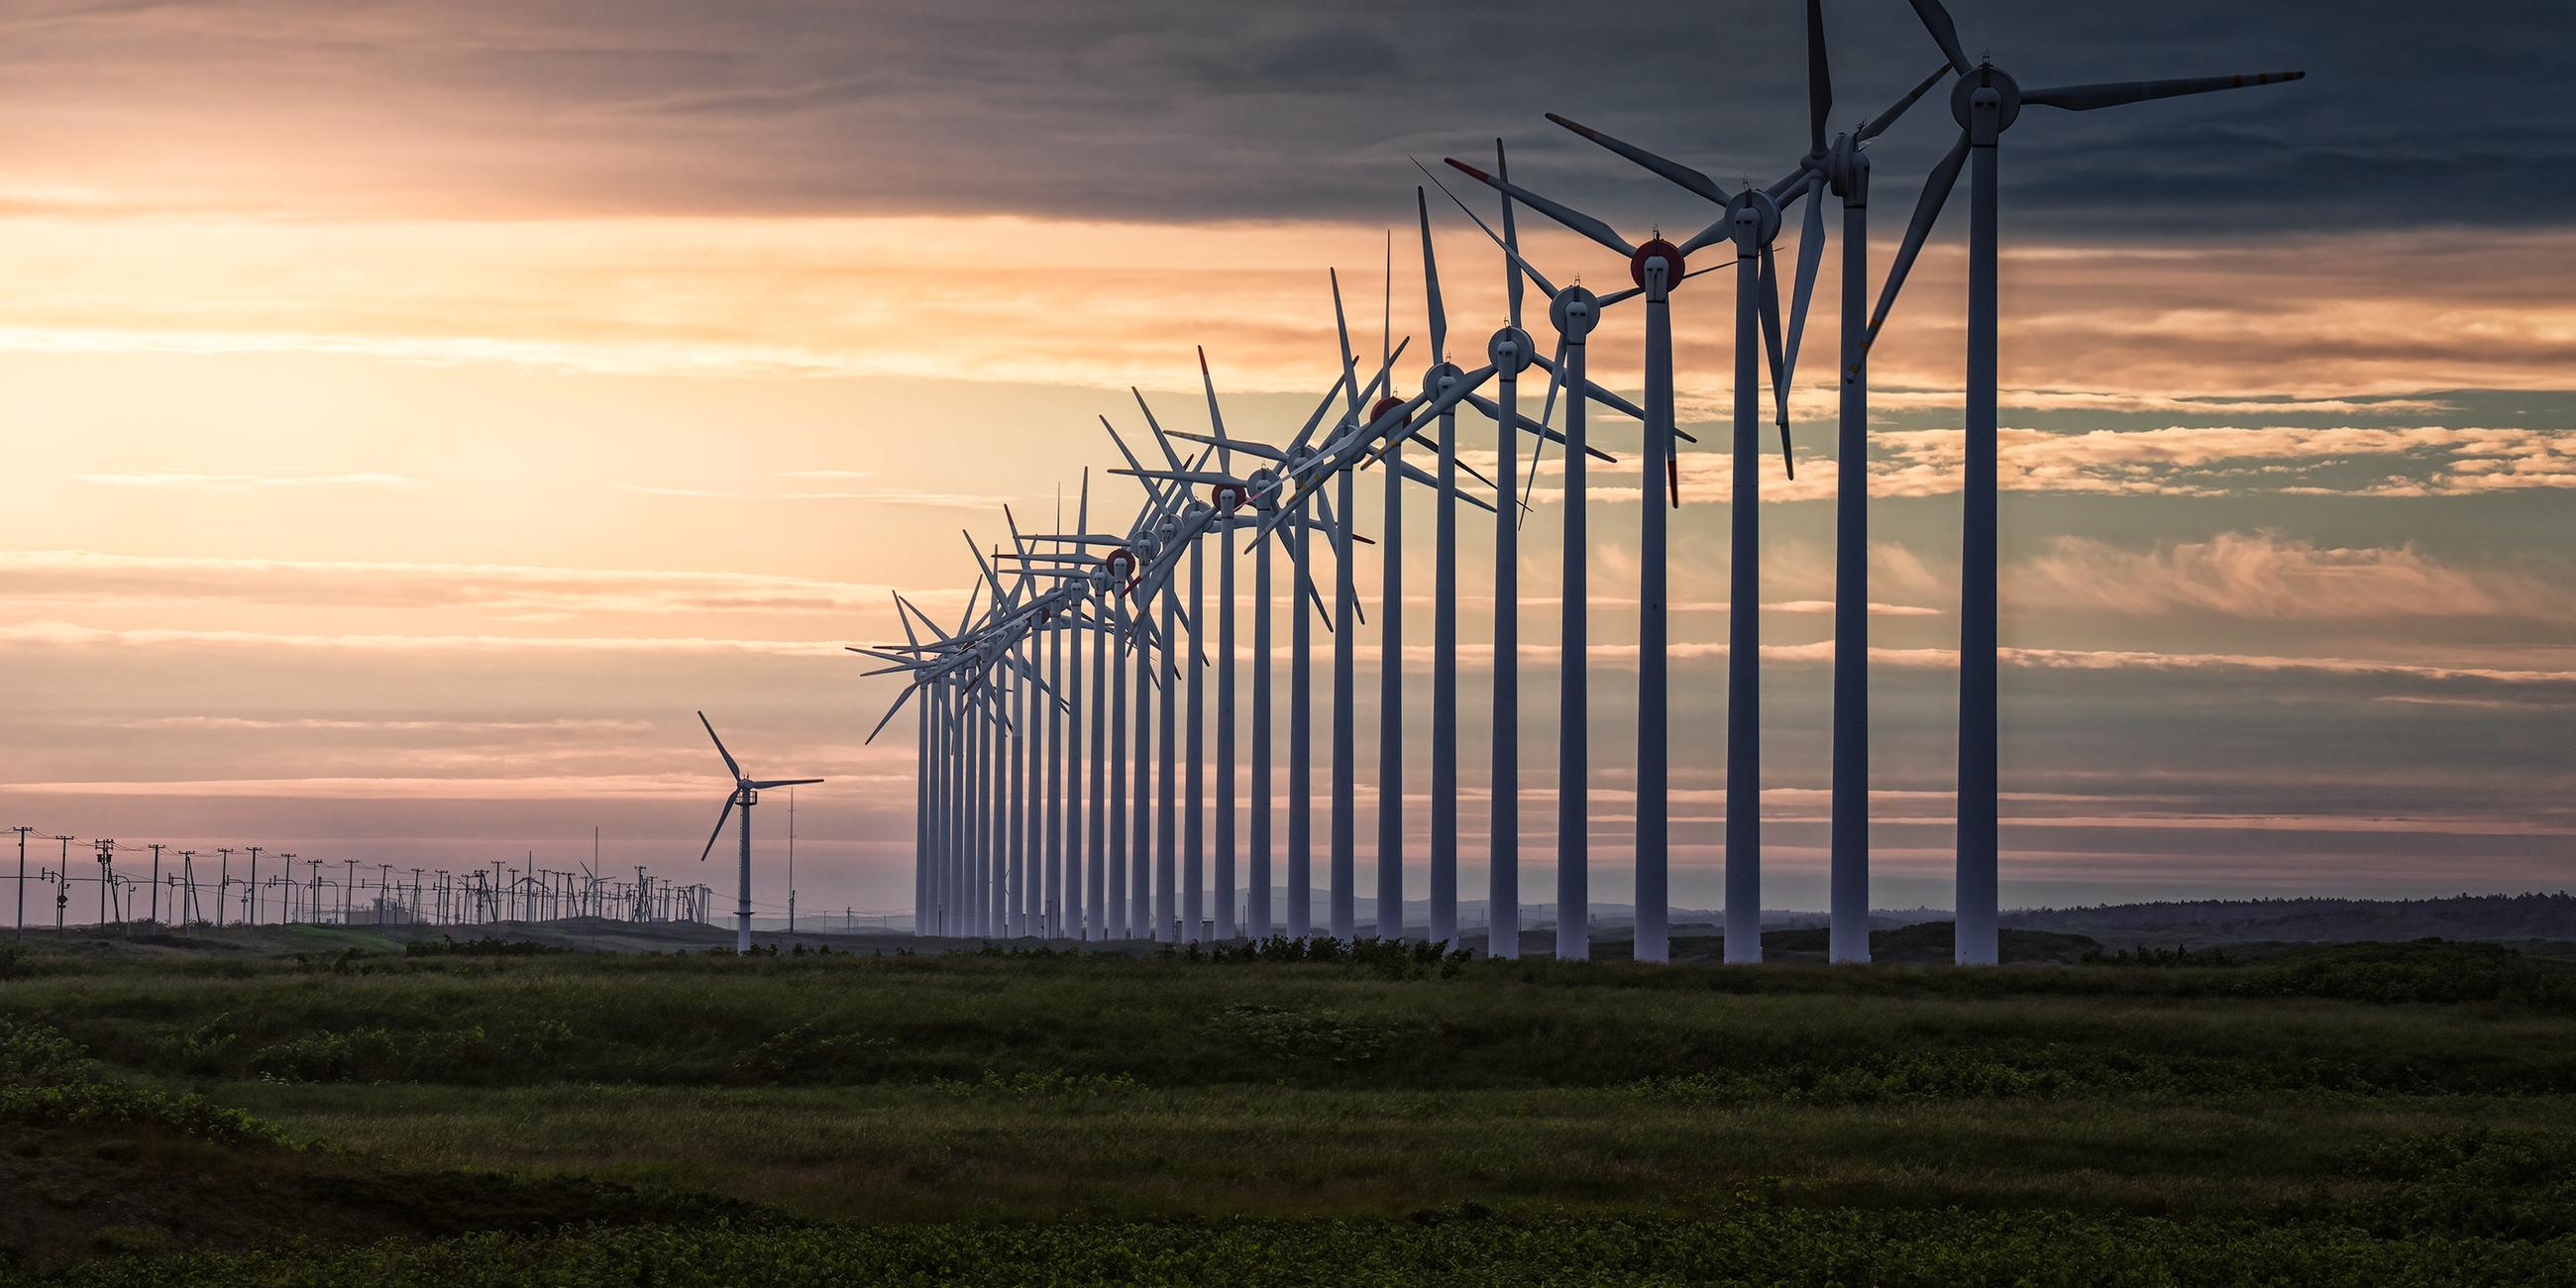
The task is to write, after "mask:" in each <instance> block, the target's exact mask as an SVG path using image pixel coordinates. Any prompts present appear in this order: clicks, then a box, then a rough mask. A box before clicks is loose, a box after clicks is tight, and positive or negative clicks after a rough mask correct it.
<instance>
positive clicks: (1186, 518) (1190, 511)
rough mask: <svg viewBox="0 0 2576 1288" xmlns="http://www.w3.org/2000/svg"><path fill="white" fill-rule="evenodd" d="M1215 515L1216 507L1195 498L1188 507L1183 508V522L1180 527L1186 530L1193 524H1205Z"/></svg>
mask: <svg viewBox="0 0 2576 1288" xmlns="http://www.w3.org/2000/svg"><path fill="white" fill-rule="evenodd" d="M1214 513H1216V507H1215V506H1212V505H1209V504H1208V503H1207V502H1205V501H1201V500H1197V499H1195V498H1193V499H1192V500H1191V501H1190V503H1189V504H1188V505H1185V506H1183V507H1181V522H1180V524H1179V525H1178V526H1180V527H1185V528H1186V527H1189V526H1191V525H1193V524H1200V523H1205V522H1207V519H1208V516H1209V515H1211V514H1214Z"/></svg>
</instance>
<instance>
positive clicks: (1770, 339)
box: [1753, 242, 1786, 393]
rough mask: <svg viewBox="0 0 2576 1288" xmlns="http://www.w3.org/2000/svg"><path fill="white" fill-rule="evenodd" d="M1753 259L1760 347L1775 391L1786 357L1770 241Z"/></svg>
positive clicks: (1777, 279) (1778, 287)
mask: <svg viewBox="0 0 2576 1288" xmlns="http://www.w3.org/2000/svg"><path fill="white" fill-rule="evenodd" d="M1755 259H1756V261H1757V263H1758V265H1759V266H1758V267H1757V268H1756V269H1755V271H1754V274H1753V276H1754V280H1755V282H1756V283H1757V284H1758V286H1759V288H1760V291H1761V295H1762V347H1763V349H1764V351H1765V356H1766V357H1768V358H1769V359H1770V361H1771V388H1772V391H1773V392H1774V393H1777V392H1778V391H1779V388H1780V368H1781V366H1782V365H1783V364H1784V363H1785V361H1786V359H1785V357H1784V356H1783V355H1782V353H1781V351H1780V273H1779V266H1778V265H1777V264H1776V263H1775V262H1774V261H1773V259H1772V256H1771V243H1769V242H1764V243H1762V246H1761V249H1759V250H1758V251H1756V252H1755Z"/></svg>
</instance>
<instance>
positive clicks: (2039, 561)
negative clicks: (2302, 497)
mask: <svg viewBox="0 0 2576 1288" xmlns="http://www.w3.org/2000/svg"><path fill="white" fill-rule="evenodd" d="M2006 582H2007V587H2008V588H2007V590H2006V592H2005V593H2006V595H2007V596H2008V598H2009V600H2010V602H2011V603H2012V604H2013V605H2014V606H2015V607H2017V608H2024V607H2034V606H2043V605H2044V606H2046V607H2049V608H2052V609H2072V610H2078V611H2087V612H2104V613H2113V614H2118V615H2121V616H2127V617H2154V616H2162V615H2164V614H2167V613H2173V612H2199V613H2213V614H2220V615H2224V616H2229V617H2237V618H2245V619H2250V620H2260V621H2386V620H2388V619H2392V618H2395V619H2403V618H2431V619H2438V620H2441V621H2446V622H2455V621H2459V620H2462V619H2466V618H2478V617H2486V618H2505V619H2512V620H2517V621H2533V622H2552V623H2558V624H2576V570H2570V569H2567V568H2563V567H2561V568H2556V569H2553V570H2551V571H2550V572H2547V573H2544V572H2542V571H2540V570H2538V569H2533V570H2527V571H2526V570H2522V569H2504V568H2477V567H2461V566H2455V565H2452V564H2448V563H2445V562H2443V561H2442V560H2439V559H2436V558H2434V557H2433V556H2431V555H2428V554H2425V553H2424V552H2423V551H2421V550H2419V549H2417V548H2416V547H2414V546H2413V545H2405V546H2399V547H2396V548H2393V549H2391V548H2385V547H2362V548H2341V547H2333V548H2329V547H2320V546H2318V545H2316V544H2315V543H2313V542H2310V541H2306V540H2302V539H2299V538H2294V537H2287V536H2283V535H2281V534H2279V533H2275V532H2255V533H2241V532H2227V533H2221V534H2219V535H2217V536H2214V537H2211V538H2208V539H2206V540H2202V541H2179V542H2172V543H2166V544H2160V545H2157V546H2155V547H2153V548H2150V549H2145V550H2137V549H2129V548H2125V547H2121V546H2115V545H2112V544H2110V543H2108V542H2103V541H2097V540H2093V539H2090V538H2085V537H2073V536H2061V537H2057V538H2055V539H2054V540H2052V541H2051V542H2050V544H2049V548H2048V551H2047V553H2045V554H2042V555H2040V556H2038V557H2036V558H2033V559H2030V560H2027V561H2025V562H2023V563H2021V564H2020V565H2018V566H2016V567H2015V568H2014V570H2013V572H2012V575H2011V576H2010V577H2009V578H2007V579H2006Z"/></svg>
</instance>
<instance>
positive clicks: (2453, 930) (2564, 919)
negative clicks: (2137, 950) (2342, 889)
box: [2003, 892, 2576, 947]
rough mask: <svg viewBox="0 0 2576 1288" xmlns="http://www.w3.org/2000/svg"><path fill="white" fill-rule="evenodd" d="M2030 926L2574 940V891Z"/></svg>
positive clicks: (2190, 910)
mask: <svg viewBox="0 0 2576 1288" xmlns="http://www.w3.org/2000/svg"><path fill="white" fill-rule="evenodd" d="M2003 924H2004V925H2006V926H2013V927H2018V928H2020V929H2024V930H2053V931H2060V932H2064V933H2067V934H2077V935H2090V936H2092V937H2093V938H2095V939H2099V940H2101V941H2102V942H2103V943H2104V944H2106V945H2110V946H2113V947H2126V946H2131V945H2136V944H2142V943H2143V944H2153V945H2156V946H2159V947H2171V946H2173V945H2177V944H2181V945H2188V946H2191V947H2200V946H2203V945H2209V944H2226V943H2264V942H2282V943H2349V942H2354V941H2358V940H2406V939H2425V938H2435V937H2438V938H2442V939H2525V940H2528V939H2539V940H2576V895H2570V894H2567V893H2565V892H2561V893H2558V894H2511V895H2506V894H2496V895H2459V896H2456V897H2453V898H2447V899H2203V900H2194V901H2190V902H2183V903H2124V904H2107V905H2103V906H2101V907H2094V908H2030V909H2023V910H2020V911H2015V912H2008V913H2005V914H2004V916H2003Z"/></svg>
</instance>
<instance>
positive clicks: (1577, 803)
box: [1448, 159, 1683, 961]
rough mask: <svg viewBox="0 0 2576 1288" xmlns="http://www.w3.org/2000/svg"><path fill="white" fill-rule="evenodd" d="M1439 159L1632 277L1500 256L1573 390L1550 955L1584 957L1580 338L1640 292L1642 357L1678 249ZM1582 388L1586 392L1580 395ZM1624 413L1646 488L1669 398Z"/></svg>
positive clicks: (1587, 386) (1662, 440)
mask: <svg viewBox="0 0 2576 1288" xmlns="http://www.w3.org/2000/svg"><path fill="white" fill-rule="evenodd" d="M1448 164H1449V165H1450V167H1451V168H1453V169H1456V170H1458V171H1459V172H1460V173H1462V174H1465V175H1467V176H1469V177H1470V178H1473V179H1475V180H1476V181H1477V182H1479V183H1482V184H1484V185H1486V186H1487V187H1490V188H1493V189H1494V190H1495V191H1497V192H1500V193H1502V194H1503V195H1504V196H1505V197H1507V198H1509V199H1511V200H1513V201H1517V202H1520V203H1523V204H1527V205H1530V206H1532V207H1534V208H1536V209H1538V210H1539V211H1540V212H1541V213H1543V214H1546V215H1547V216H1548V217H1549V218H1551V219H1554V220H1556V221H1557V222H1558V223H1561V224H1565V225H1566V226H1567V227H1569V228H1572V229H1574V230H1575V231H1576V232H1579V233H1582V234H1583V235H1584V236H1586V237H1589V238H1591V239H1592V240H1594V241H1598V242H1600V243H1602V244H1603V245H1605V246H1609V247H1611V248H1612V249H1614V250H1619V251H1620V252H1621V253H1622V254H1624V255H1627V256H1628V257H1629V259H1630V269H1631V273H1632V276H1634V277H1635V278H1636V279H1637V281H1638V283H1639V284H1638V285H1637V286H1635V287H1632V288H1631V289H1628V290H1625V291H1619V292H1615V293H1613V294H1611V295H1608V296H1596V295H1594V294H1593V293H1592V292H1591V291H1589V290H1586V289H1584V288H1583V287H1582V286H1579V285H1576V286H1567V287H1565V288H1563V289H1561V290H1560V289H1558V288H1557V287H1556V286H1555V285H1554V284H1553V283H1551V282H1549V281H1548V280H1547V278H1546V277H1545V276H1544V275H1542V274H1540V273H1539V271H1538V270H1537V269H1536V268H1535V267H1532V266H1531V264H1530V263H1529V261H1528V260H1527V259H1525V258H1523V257H1522V256H1521V255H1520V254H1519V252H1518V250H1517V249H1516V248H1511V247H1507V248H1506V250H1505V255H1506V258H1508V259H1509V260H1510V262H1511V263H1512V264H1513V265H1515V266H1516V267H1518V268H1519V269H1520V270H1521V271H1522V272H1523V273H1525V274H1527V275H1528V276H1529V279H1530V281H1531V282H1532V283H1534V284H1536V285H1537V286H1538V288H1539V289H1540V290H1543V291H1546V292H1548V293H1549V295H1550V297H1551V298H1550V301H1549V304H1548V318H1549V320H1550V321H1551V322H1553V323H1554V324H1555V326H1556V331H1557V350H1558V357H1557V360H1556V361H1554V362H1552V363H1547V364H1545V365H1546V366H1547V367H1548V369H1549V371H1550V373H1551V375H1552V377H1553V384H1554V386H1555V387H1557V388H1564V387H1570V388H1572V389H1573V390H1574V391H1575V394H1574V396H1572V397H1569V398H1568V399H1567V400H1566V404H1565V441H1566V444H1567V452H1566V466H1565V533H1564V608H1563V611H1562V613H1561V615H1560V626H1561V634H1560V639H1559V653H1560V656H1559V660H1558V667H1559V678H1560V685H1559V688H1558V703H1557V789H1556V790H1557V862H1556V891H1557V898H1556V902H1557V928H1556V955H1557V957H1558V958H1559V959H1560V960H1566V961H1581V960H1587V959H1589V958H1590V957H1591V955H1592V934H1591V925H1590V921H1591V917H1590V908H1591V846H1590V836H1589V832H1590V828H1591V795H1590V779H1591V733H1590V727H1589V726H1590V723H1591V674H1590V672H1591V664H1590V659H1589V656H1588V654H1589V650H1590V640H1591V632H1590V605H1589V604H1588V602H1587V599H1588V597H1589V595H1590V584H1591V575H1590V574H1591V568H1590V562H1591V553H1592V551H1591V538H1590V535H1589V532H1588V530H1587V518H1588V514H1587V511H1588V506H1587V503H1586V497H1585V494H1584V476H1585V470H1584V465H1585V461H1584V456H1585V454H1586V453H1587V452H1588V450H1589V446H1588V444H1587V443H1586V442H1585V441H1584V425H1585V415H1584V412H1585V404H1586V403H1589V402H1592V401H1596V400H1599V399H1601V398H1602V396H1603V394H1602V391H1599V390H1598V386H1595V385H1594V384H1593V383H1592V381H1591V380H1590V379H1589V378H1588V377H1586V376H1585V374H1584V367H1585V359H1584V353H1585V349H1586V338H1587V337H1588V336H1589V335H1590V334H1591V332H1592V329H1593V327H1594V326H1595V325H1596V324H1597V323H1598V322H1599V320H1600V315H1601V311H1602V310H1603V309H1606V308H1608V307H1610V306H1611V305H1614V304H1617V303H1620V302H1622V301H1624V300H1628V299H1631V298H1634V297H1636V296H1639V295H1644V296H1646V297H1647V301H1648V305H1649V308H1648V324H1647V331H1648V344H1649V352H1650V354H1651V352H1652V349H1653V347H1654V344H1655V339H1656V336H1657V334H1658V331H1657V319H1658V318H1659V317H1663V316H1666V315H1664V314H1663V312H1662V309H1661V307H1660V306H1661V305H1662V304H1663V300H1664V292H1665V291H1666V290H1668V289H1669V288H1670V286H1671V285H1672V284H1673V283H1676V282H1679V281H1680V280H1681V278H1682V276H1683V274H1682V273H1681V271H1680V260H1681V256H1680V254H1679V253H1678V252H1674V251H1670V250H1669V243H1664V242H1662V241H1661V239H1656V240H1655V241H1654V242H1650V243H1649V244H1648V246H1646V247H1636V246H1629V245H1628V244H1627V243H1626V242H1625V241H1623V240H1621V239H1620V238H1619V236H1618V234H1616V233H1614V232H1612V231H1610V228H1609V226H1608V225H1606V224H1603V223H1601V222H1600V221H1599V220H1596V219H1593V218H1591V217H1590V216H1587V215H1582V214H1579V213H1577V212H1575V211H1573V210H1570V209H1568V208H1566V207H1564V206H1562V205H1559V204H1557V203H1556V202H1553V201H1550V200H1548V199H1547V198H1545V197H1541V196H1539V195H1538V194H1536V193H1533V192H1530V191H1529V190H1528V189H1525V188H1521V187H1519V186H1517V185H1515V184H1513V183H1512V182H1511V181H1510V180H1509V179H1504V178H1499V177H1497V176H1494V175H1489V174H1487V173H1485V172H1484V171H1482V170H1479V169H1477V168H1476V167H1474V166H1471V165H1468V164H1467V163H1465V162H1463V161H1459V160H1455V159H1450V160H1449V161H1448ZM1461 208H1462V209H1463V208H1464V207H1463V206H1462V207H1461ZM1505 210H1506V212H1508V210H1509V207H1508V206H1506V207H1505ZM1478 222H1479V223H1482V222H1483V221H1482V220H1479V221H1478ZM1487 231H1488V234H1489V235H1490V233H1491V230H1490V229H1489V230H1487ZM1649 269H1653V270H1654V272H1653V273H1652V274H1651V275H1650V274H1649V273H1648V270H1649ZM1648 283H1652V285H1651V286H1650V285H1648ZM1661 335H1662V337H1663V349H1664V352H1665V355H1666V358H1665V364H1664V378H1665V382H1666V385H1667V386H1669V383H1670V371H1671V361H1670V353H1671V339H1670V337H1671V332H1670V329H1669V323H1668V322H1667V323H1665V324H1664V329H1663V330H1662V331H1661ZM1650 371H1651V359H1650ZM1653 379H1654V377H1653V376H1652V375H1650V376H1649V382H1650V383H1649V391H1650V393H1651V392H1652V388H1653V386H1652V380H1653ZM1587 394H1589V395H1590V396H1586V395H1587ZM1553 397H1554V389H1553V388H1552V389H1551V391H1550V398H1551V400H1552V399H1553ZM1630 410H1631V411H1632V414H1634V415H1636V416H1638V418H1639V419H1641V420H1643V421H1645V422H1646V427H1647V428H1646V435H1645V437H1646V443H1647V457H1646V459H1647V461H1648V462H1649V465H1648V479H1647V486H1648V487H1652V486H1653V478H1652V475H1653V472H1654V471H1653V468H1652V465H1653V463H1654V462H1657V461H1661V460H1664V459H1666V454H1667V453H1668V452H1669V451H1670V450H1671V443H1670V435H1671V434H1672V433H1673V427H1672V423H1671V415H1670V407H1669V400H1667V401H1666V404H1665V406H1664V407H1663V408H1662V409H1661V413H1660V419H1658V409H1657V406H1656V404H1655V402H1654V400H1653V399H1652V398H1651V397H1650V398H1649V400H1648V404H1647V406H1646V407H1645V408H1642V409H1630ZM1541 419H1542V420H1544V419H1545V417H1541ZM1643 508H1644V509H1645V510H1646V511H1647V512H1648V513H1649V514H1650V515H1653V516H1654V518H1653V519H1652V520H1651V521H1650V527H1649V532H1650V533H1660V531H1661V519H1662V516H1661V511H1660V510H1659V508H1658V507H1656V506H1655V505H1654V504H1653V503H1652V502H1651V501H1648V502H1645V503H1644V505H1643ZM1657 541H1658V544H1659V541H1660V538H1657ZM1660 554H1661V552H1660V550H1654V551H1650V552H1648V555H1647V557H1646V559H1645V566H1646V569H1647V576H1648V577H1649V578H1660V576H1661V571H1660V570H1661V567H1662V559H1661V558H1660ZM1649 590H1650V592H1652V590H1653V587H1652V585H1651V583H1650V586H1649ZM1643 598H1644V599H1645V600H1646V601H1647V602H1648V603H1649V604H1650V605H1652V606H1653V607H1654V608H1655V609H1656V610H1657V611H1660V605H1661V596H1660V594H1659V593H1649V594H1647V595H1646V596H1644V597H1643ZM1649 651H1652V650H1649ZM1643 674H1651V675H1652V676H1653V678H1654V682H1655V683H1656V685H1657V686H1658V687H1660V685H1661V682H1662V676H1661V668H1660V665H1654V666H1641V675H1643ZM1647 711H1652V712H1653V715H1651V716H1648V715H1647V714H1646V712H1647ZM1661 722H1662V704H1661V703H1660V701H1658V702H1655V703H1651V704H1646V705H1645V706H1643V707H1641V710H1640V720H1639V724H1640V727H1641V729H1645V728H1649V727H1650V728H1651V729H1653V730H1655V731H1658V732H1657V733H1656V735H1655V736H1656V737H1657V738H1658V739H1660V732H1659V731H1660V729H1661ZM1657 763H1658V764H1659V763H1660V759H1658V762H1657ZM1646 768H1647V767H1646V766H1645V765H1642V764H1641V766H1640V774H1641V776H1642V775H1643V774H1644V772H1645V770H1646ZM1644 786H1645V785H1644V784H1643V782H1642V781H1641V784H1640V802H1639V803H1640V808H1639V810H1638V814H1639V817H1640V818H1641V819H1642V818H1644V817H1645V816H1646V814H1647V813H1648V810H1647V809H1646V808H1645V804H1646V799H1645V794H1644ZM1663 857H1664V856H1663V853H1662V849H1661V847H1660V846H1658V847H1656V849H1655V850H1654V852H1653V853H1652V854H1651V855H1649V854H1647V853H1645V852H1644V851H1643V850H1642V849H1641V851H1640V853H1639V855H1638V871H1639V875H1640V881H1641V885H1640V895H1641V905H1642V903H1643V902H1644V899H1643V896H1644V895H1646V894H1647V893H1648V891H1649V889H1650V887H1649V886H1647V885H1646V884H1643V883H1644V882H1646V881H1647V880H1649V879H1650V878H1651V880H1652V881H1653V882H1655V883H1656V884H1657V885H1659V884H1660V882H1661V877H1660V875H1658V874H1659V873H1660V865H1661V863H1662V862H1663ZM1639 911H1640V919H1641V925H1642V923H1643V921H1644V919H1645V918H1646V916H1647V912H1646V910H1645V909H1644V908H1643V907H1642V906H1641V908H1640V910H1639Z"/></svg>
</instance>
